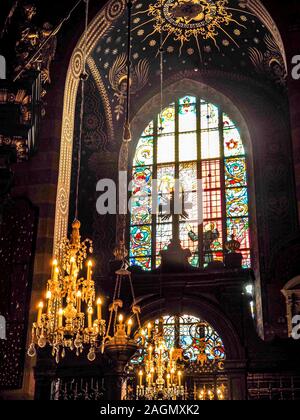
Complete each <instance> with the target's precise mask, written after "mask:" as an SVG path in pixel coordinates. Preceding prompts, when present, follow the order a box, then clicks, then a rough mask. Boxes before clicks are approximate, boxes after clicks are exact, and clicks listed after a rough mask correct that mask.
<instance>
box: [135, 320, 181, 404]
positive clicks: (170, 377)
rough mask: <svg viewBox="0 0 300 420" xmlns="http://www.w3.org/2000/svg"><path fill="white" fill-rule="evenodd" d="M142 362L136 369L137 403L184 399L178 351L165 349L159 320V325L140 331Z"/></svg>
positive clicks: (179, 350)
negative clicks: (140, 401)
mask: <svg viewBox="0 0 300 420" xmlns="http://www.w3.org/2000/svg"><path fill="white" fill-rule="evenodd" d="M142 344H143V355H144V358H143V362H142V364H141V365H140V366H139V369H138V385H137V388H136V399H137V400H140V399H142V400H184V399H185V388H184V386H183V373H184V372H183V365H180V364H179V363H178V361H179V360H180V359H181V357H182V350H181V349H174V348H171V349H168V348H167V345H166V342H165V339H164V335H163V319H161V320H160V322H159V325H158V326H157V325H154V327H152V324H151V323H149V324H148V326H147V328H146V329H145V330H143V331H142Z"/></svg>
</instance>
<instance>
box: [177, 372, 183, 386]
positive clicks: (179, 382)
mask: <svg viewBox="0 0 300 420" xmlns="http://www.w3.org/2000/svg"><path fill="white" fill-rule="evenodd" d="M181 378H182V373H181V371H180V370H179V371H178V386H181Z"/></svg>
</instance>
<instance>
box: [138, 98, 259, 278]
mask: <svg viewBox="0 0 300 420" xmlns="http://www.w3.org/2000/svg"><path fill="white" fill-rule="evenodd" d="M175 179H177V180H179V181H180V188H181V195H182V196H183V195H184V197H185V203H186V204H188V206H187V208H186V218H184V219H182V218H181V219H180V220H179V221H178V219H176V220H175V218H173V217H172V216H171V215H169V217H161V214H160V212H159V211H158V209H159V208H160V207H161V206H163V204H164V203H166V202H167V201H168V200H169V198H170V194H171V191H172V190H173V189H174V185H175ZM154 180H157V181H156V182H157V194H154V192H153V185H155V184H153V181H154ZM198 180H200V181H201V182H199V181H198ZM248 199H249V192H248V179H247V160H246V153H245V147H244V144H243V140H242V136H241V134H240V131H239V128H238V127H237V125H236V123H235V122H234V120H233V119H232V118H231V117H230V116H228V115H227V114H226V113H225V112H224V111H223V109H222V108H221V107H219V106H217V105H215V104H211V103H208V102H206V101H204V100H202V99H199V98H196V97H194V96H189V95H187V96H184V97H182V98H179V99H178V100H176V101H175V102H174V103H172V104H170V105H169V106H168V107H167V108H165V109H164V110H163V112H162V114H159V115H158V116H157V118H155V119H154V120H153V121H151V122H150V123H149V124H148V126H147V127H146V129H145V130H144V132H143V133H142V135H141V138H140V140H139V141H138V144H137V147H136V151H135V155H134V158H133V169H132V199H131V226H130V263H131V265H137V266H139V267H141V268H142V269H144V270H153V269H155V268H157V267H158V266H159V265H160V263H161V258H160V252H161V251H162V250H164V249H166V248H167V246H168V245H169V243H170V240H171V238H172V231H173V229H174V223H179V226H177V231H179V235H180V240H181V242H182V246H183V247H184V248H189V249H190V250H191V252H192V257H191V260H190V263H191V264H192V265H193V266H195V267H206V266H207V265H208V264H209V263H211V262H213V261H224V254H225V252H226V251H225V243H226V241H228V240H230V239H231V236H232V235H234V236H235V238H236V239H237V240H238V241H239V242H240V243H241V251H240V252H241V253H242V255H243V267H244V268H249V267H250V266H251V253H250V249H251V248H250V235H249V204H248ZM154 209H155V210H156V211H157V214H155V212H154V211H153V210H154ZM199 220H201V222H200V224H199ZM202 220H203V223H202Z"/></svg>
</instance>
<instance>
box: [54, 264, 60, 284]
mask: <svg viewBox="0 0 300 420" xmlns="http://www.w3.org/2000/svg"><path fill="white" fill-rule="evenodd" d="M58 275H59V269H58V267H55V268H54V270H53V281H57V280H58Z"/></svg>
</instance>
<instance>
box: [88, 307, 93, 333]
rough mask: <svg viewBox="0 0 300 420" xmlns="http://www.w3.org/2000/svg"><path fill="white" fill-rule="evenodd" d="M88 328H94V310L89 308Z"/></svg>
mask: <svg viewBox="0 0 300 420" xmlns="http://www.w3.org/2000/svg"><path fill="white" fill-rule="evenodd" d="M87 312H88V327H89V329H92V328H93V308H88V311H87Z"/></svg>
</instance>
